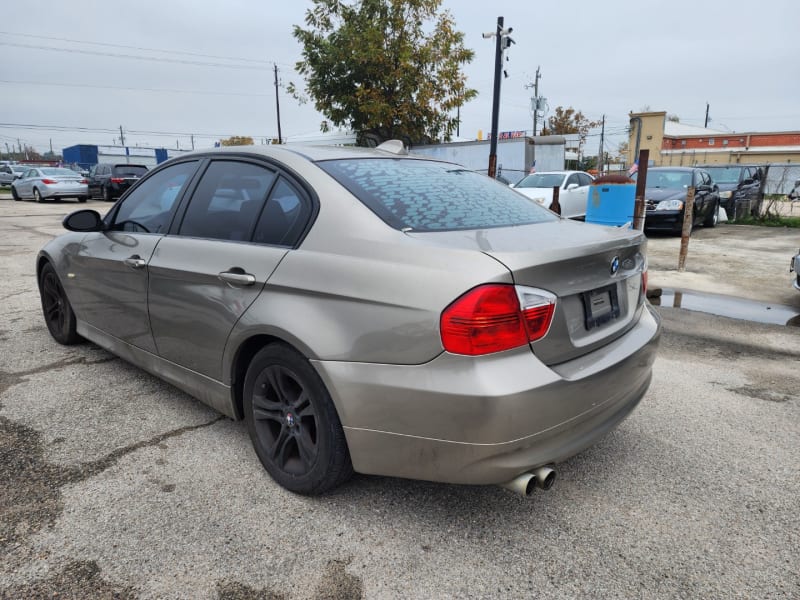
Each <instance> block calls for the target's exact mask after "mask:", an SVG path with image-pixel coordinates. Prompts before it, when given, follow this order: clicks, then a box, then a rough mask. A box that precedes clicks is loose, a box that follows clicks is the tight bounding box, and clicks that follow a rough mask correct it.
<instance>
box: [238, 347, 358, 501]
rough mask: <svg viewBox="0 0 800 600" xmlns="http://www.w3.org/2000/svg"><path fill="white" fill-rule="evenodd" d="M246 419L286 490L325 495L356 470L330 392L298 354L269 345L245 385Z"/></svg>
mask: <svg viewBox="0 0 800 600" xmlns="http://www.w3.org/2000/svg"><path fill="white" fill-rule="evenodd" d="M243 408H244V419H245V423H246V425H247V432H248V433H249V435H250V440H251V441H252V442H253V447H254V448H255V451H256V455H257V456H258V458H259V460H260V461H261V464H262V465H264V468H265V469H266V470H267V472H268V473H269V474H270V476H271V477H272V478H273V479H274V480H275V481H276V482H277V483H279V484H280V485H281V486H283V487H284V488H286V489H288V490H290V491H292V492H295V493H298V494H306V495H318V494H322V493H324V492H326V491H328V490H330V489H333V488H334V487H336V486H338V485H341V484H342V483H344V482H345V481H347V480H348V479H349V478H350V477H351V475H352V474H353V465H352V463H351V461H350V453H349V451H348V448H347V441H346V440H345V437H344V430H343V429H342V424H341V422H340V421H339V416H338V415H337V413H336V408H335V407H334V405H333V400H331V397H330V394H329V393H328V390H327V389H326V388H325V384H324V383H323V382H322V379H320V377H319V375H318V374H317V372H316V371H315V370H314V367H312V366H311V363H309V362H308V360H307V359H306V358H305V357H304V356H302V355H301V354H299V353H298V352H297V351H296V350H294V349H292V348H290V347H288V346H285V345H283V344H270V345H269V346H266V347H264V348H263V349H262V350H261V351H259V352H258V353H257V354H256V355H255V357H253V360H252V361H251V362H250V366H249V367H248V369H247V374H246V376H245V380H244V390H243Z"/></svg>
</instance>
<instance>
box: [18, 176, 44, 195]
mask: <svg viewBox="0 0 800 600" xmlns="http://www.w3.org/2000/svg"><path fill="white" fill-rule="evenodd" d="M38 176H39V171H37V170H36V169H28V170H27V171H25V174H24V175H23V176H22V178H21V179H20V180H19V182H18V183H17V194H18V195H19V196H20V197H21V198H32V197H33V182H34V181H35V180H36V178H37V177H38Z"/></svg>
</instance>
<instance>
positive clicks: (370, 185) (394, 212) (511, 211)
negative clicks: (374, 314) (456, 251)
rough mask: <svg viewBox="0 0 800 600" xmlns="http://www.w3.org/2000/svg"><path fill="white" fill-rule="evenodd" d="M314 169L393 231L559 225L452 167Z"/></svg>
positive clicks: (368, 163) (515, 196)
mask: <svg viewBox="0 0 800 600" xmlns="http://www.w3.org/2000/svg"><path fill="white" fill-rule="evenodd" d="M317 165H318V166H319V167H320V168H322V169H323V170H325V171H326V172H327V173H328V174H329V175H331V176H332V177H333V178H334V179H336V180H337V181H338V182H339V183H340V184H341V185H343V186H344V187H345V188H346V189H347V190H349V191H350V193H352V194H353V195H354V196H355V197H356V198H358V199H359V200H360V201H361V202H363V203H364V204H365V205H366V206H367V207H368V208H369V209H371V210H372V211H373V212H374V213H375V214H376V215H378V216H379V217H380V218H381V219H382V220H383V221H384V222H386V223H387V224H388V225H389V226H391V227H394V228H395V229H408V230H413V231H454V230H461V229H486V228H492V227H510V226H514V225H526V224H530V223H541V222H543V221H555V220H558V217H557V216H556V215H554V214H553V213H551V212H549V211H548V210H546V209H544V208H542V207H540V206H539V205H537V204H536V203H535V202H533V201H531V200H530V199H528V198H526V197H525V196H523V195H521V194H519V193H517V192H515V191H514V190H512V189H510V188H508V187H507V186H505V185H502V184H499V183H497V182H496V181H494V180H493V179H490V178H488V177H486V176H485V175H480V174H478V173H474V172H472V171H469V170H467V169H465V168H463V167H461V166H458V165H454V164H451V163H444V162H436V161H429V160H415V159H408V158H362V159H343V160H329V161H320V162H318V163H317ZM559 183H560V181H559Z"/></svg>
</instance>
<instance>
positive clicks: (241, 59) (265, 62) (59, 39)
mask: <svg viewBox="0 0 800 600" xmlns="http://www.w3.org/2000/svg"><path fill="white" fill-rule="evenodd" d="M0 34H4V35H13V36H18V37H26V38H35V39H39V40H51V41H55V42H70V43H74V44H86V45H90V46H106V47H109V48H125V49H127V50H141V51H144V52H165V53H167V54H182V55H184V56H194V57H197V58H213V59H217V60H233V61H239V62H251V63H256V64H261V65H271V64H272V63H274V62H275V61H269V60H260V59H256V58H245V57H241V56H219V55H215V54H199V53H197V52H186V51H184V50H167V49H163V48H145V47H142V46H127V45H125V44H109V43H105V42H87V41H85V40H73V39H70V38H62V37H51V36H47V35H34V34H32V33H14V32H12V31H0ZM278 64H282V63H278ZM287 66H288V65H287Z"/></svg>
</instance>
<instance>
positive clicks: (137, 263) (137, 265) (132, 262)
mask: <svg viewBox="0 0 800 600" xmlns="http://www.w3.org/2000/svg"><path fill="white" fill-rule="evenodd" d="M125 264H126V265H128V266H129V267H131V268H132V269H141V268H142V267H144V266H145V265H146V264H147V261H146V260H144V259H143V258H142V257H141V256H139V255H138V254H134V255H133V256H129V257H128V258H126V259H125Z"/></svg>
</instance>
